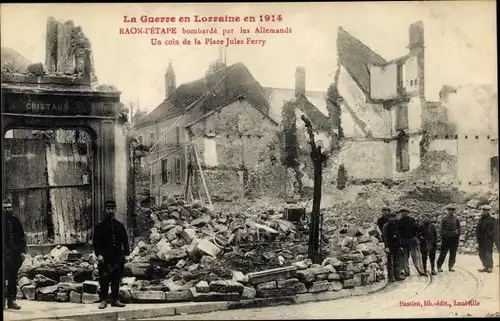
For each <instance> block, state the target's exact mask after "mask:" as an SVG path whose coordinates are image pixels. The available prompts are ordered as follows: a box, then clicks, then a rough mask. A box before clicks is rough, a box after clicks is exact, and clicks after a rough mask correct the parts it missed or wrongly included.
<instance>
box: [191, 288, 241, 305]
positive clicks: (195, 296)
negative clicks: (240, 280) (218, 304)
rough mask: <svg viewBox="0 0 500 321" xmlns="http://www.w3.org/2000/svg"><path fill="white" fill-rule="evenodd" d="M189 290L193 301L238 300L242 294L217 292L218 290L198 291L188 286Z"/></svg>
mask: <svg viewBox="0 0 500 321" xmlns="http://www.w3.org/2000/svg"><path fill="white" fill-rule="evenodd" d="M189 291H190V292H191V295H192V300H193V301H194V302H208V301H238V300H241V298H242V295H241V294H240V293H219V292H209V293H198V292H196V289H195V288H194V287H193V288H190V289H189Z"/></svg>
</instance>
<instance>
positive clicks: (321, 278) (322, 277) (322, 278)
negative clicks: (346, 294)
mask: <svg viewBox="0 0 500 321" xmlns="http://www.w3.org/2000/svg"><path fill="white" fill-rule="evenodd" d="M325 280H328V274H318V275H316V281H325Z"/></svg>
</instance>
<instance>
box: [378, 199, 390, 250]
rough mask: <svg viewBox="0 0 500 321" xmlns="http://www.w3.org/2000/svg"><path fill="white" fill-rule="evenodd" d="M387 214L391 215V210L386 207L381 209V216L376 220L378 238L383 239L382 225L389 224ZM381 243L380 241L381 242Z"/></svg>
mask: <svg viewBox="0 0 500 321" xmlns="http://www.w3.org/2000/svg"><path fill="white" fill-rule="evenodd" d="M389 213H391V209H390V208H389V207H387V206H384V207H383V208H382V216H380V217H379V219H378V220H377V226H378V229H379V230H380V236H381V238H383V235H384V225H385V224H386V223H388V222H389ZM381 241H382V240H381Z"/></svg>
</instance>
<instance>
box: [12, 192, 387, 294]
mask: <svg viewBox="0 0 500 321" xmlns="http://www.w3.org/2000/svg"><path fill="white" fill-rule="evenodd" d="M167 203H168V204H166V205H165V206H163V209H149V210H148V209H142V210H141V214H139V216H140V217H142V218H143V220H142V221H141V220H139V222H141V224H142V228H149V230H148V233H143V235H142V236H141V237H139V238H138V239H137V240H136V241H135V243H136V244H135V245H134V247H133V250H132V253H131V255H130V257H129V262H127V263H126V264H125V275H124V276H125V277H124V278H123V280H122V285H121V288H120V297H121V300H123V301H124V302H180V301H214V300H217V301H221V300H222V301H224V300H226V301H236V300H241V299H253V298H266V297H276V296H288V295H295V294H300V293H306V292H309V293H315V292H322V291H340V290H341V289H350V288H353V287H356V286H362V285H368V284H372V283H375V282H378V281H381V280H383V279H385V277H386V274H385V270H384V269H385V264H386V261H385V260H386V259H385V254H384V252H383V248H382V247H381V246H380V245H379V243H378V239H377V238H376V237H375V236H374V235H375V234H374V233H373V231H374V230H373V229H370V228H367V229H362V228H361V227H360V226H357V227H356V228H355V229H346V227H345V226H343V225H339V226H338V227H337V228H335V229H334V233H333V236H332V237H330V239H329V240H328V241H329V244H330V246H327V247H325V248H326V249H327V250H328V251H327V252H329V253H328V255H327V256H326V257H327V258H326V259H325V260H324V261H323V262H322V264H321V265H320V264H312V262H311V261H310V260H308V259H305V257H306V253H307V229H306V228H305V226H304V225H305V224H306V223H305V222H304V221H301V222H297V223H292V222H290V221H288V220H285V219H283V218H282V212H283V209H281V210H278V209H276V210H274V209H269V207H268V206H266V205H265V204H258V203H256V205H255V206H254V207H248V208H247V211H245V212H242V213H234V212H227V213H225V214H223V213H221V212H215V211H213V210H211V209H209V208H207V207H204V206H203V205H202V204H201V203H199V202H195V203H193V204H191V205H184V204H182V203H179V202H175V201H173V200H169V201H167ZM290 206H293V205H290ZM144 216H149V219H144ZM369 225H370V224H366V226H369ZM375 231H376V230H375ZM96 280H97V262H96V258H95V255H93V254H91V255H86V256H81V255H79V254H78V253H77V252H75V251H70V250H69V249H67V248H66V247H62V246H57V247H56V248H54V249H53V250H52V251H51V253H50V254H48V255H46V256H36V257H33V258H31V257H28V258H27V260H26V261H25V263H24V265H23V267H22V268H21V273H20V275H19V296H20V297H23V298H27V299H29V300H41V301H61V302H75V303H94V302H96V301H97V300H98V294H97V293H98V290H99V284H98V282H97V281H96Z"/></svg>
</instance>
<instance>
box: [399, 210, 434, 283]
mask: <svg viewBox="0 0 500 321" xmlns="http://www.w3.org/2000/svg"><path fill="white" fill-rule="evenodd" d="M398 213H399V214H400V215H401V217H400V218H399V219H398V220H397V226H398V230H399V233H400V235H401V238H402V246H403V268H404V271H405V275H406V276H410V264H409V258H410V256H411V260H412V261H413V265H414V266H415V268H416V269H417V272H418V274H419V275H420V276H425V275H427V274H426V273H425V271H424V267H423V264H422V254H421V253H420V246H419V242H418V224H417V221H416V220H415V219H414V218H413V217H411V216H409V214H410V209H409V208H407V207H401V208H400V209H399V211H398Z"/></svg>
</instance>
